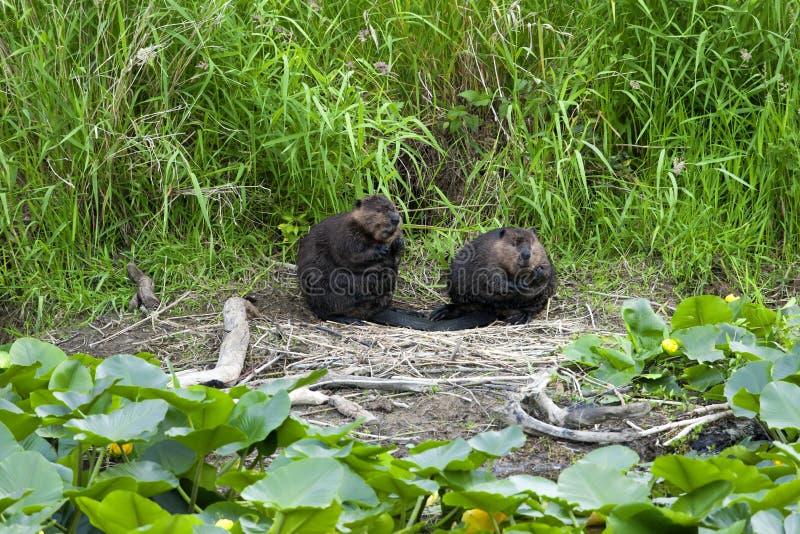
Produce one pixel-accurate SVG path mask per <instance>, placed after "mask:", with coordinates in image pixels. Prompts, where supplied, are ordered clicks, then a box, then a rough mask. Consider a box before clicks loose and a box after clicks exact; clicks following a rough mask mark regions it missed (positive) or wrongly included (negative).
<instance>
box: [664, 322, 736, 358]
mask: <svg viewBox="0 0 800 534" xmlns="http://www.w3.org/2000/svg"><path fill="white" fill-rule="evenodd" d="M721 331H722V330H721V329H720V328H719V327H718V326H717V325H704V326H692V327H689V328H684V329H682V330H675V331H673V332H672V337H673V338H675V339H677V340H678V341H680V343H681V345H682V346H683V352H684V354H686V357H687V358H689V359H690V360H695V361H697V362H701V363H706V362H715V361H717V360H721V359H723V358H724V357H725V353H724V352H722V351H721V350H719V349H717V347H716V341H717V337H718V336H719V334H720V332H721Z"/></svg>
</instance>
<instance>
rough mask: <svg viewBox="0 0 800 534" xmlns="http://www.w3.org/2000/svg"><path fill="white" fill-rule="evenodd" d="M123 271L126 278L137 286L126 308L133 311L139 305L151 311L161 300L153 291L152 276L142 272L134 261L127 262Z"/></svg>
mask: <svg viewBox="0 0 800 534" xmlns="http://www.w3.org/2000/svg"><path fill="white" fill-rule="evenodd" d="M125 271H126V272H127V274H128V280H130V281H131V282H134V283H135V284H136V285H137V286H138V287H137V289H136V293H135V294H134V295H133V297H131V301H130V303H129V304H128V309H129V310H130V311H133V310H135V309H137V308H139V307H140V306H141V307H143V308H145V309H146V310H149V311H153V310H155V309H156V308H158V306H159V305H160V304H161V301H160V300H159V298H158V297H157V296H156V294H155V292H154V288H155V286H154V284H153V280H152V278H150V277H149V276H147V275H146V274H144V273H143V272H142V270H141V269H139V268H138V267H137V266H136V264H135V263H128V265H126V266H125Z"/></svg>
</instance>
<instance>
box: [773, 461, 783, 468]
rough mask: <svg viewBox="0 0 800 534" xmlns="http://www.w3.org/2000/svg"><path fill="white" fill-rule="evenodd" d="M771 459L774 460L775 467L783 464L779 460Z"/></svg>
mask: <svg viewBox="0 0 800 534" xmlns="http://www.w3.org/2000/svg"><path fill="white" fill-rule="evenodd" d="M773 461H774V462H775V466H777V467H780V466H782V465H783V462H781V461H780V460H773Z"/></svg>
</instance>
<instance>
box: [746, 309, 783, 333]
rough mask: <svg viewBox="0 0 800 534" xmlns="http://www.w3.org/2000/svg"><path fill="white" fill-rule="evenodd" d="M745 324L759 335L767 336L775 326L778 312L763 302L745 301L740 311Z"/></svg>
mask: <svg viewBox="0 0 800 534" xmlns="http://www.w3.org/2000/svg"><path fill="white" fill-rule="evenodd" d="M740 315H741V317H743V318H744V321H745V325H746V326H747V328H748V329H750V331H751V332H753V333H754V334H755V335H756V336H758V337H766V336H767V334H769V332H770V331H771V330H772V327H773V326H775V322H776V320H777V318H778V314H777V313H775V312H774V311H772V310H770V309H769V308H767V307H765V306H764V305H762V304H756V303H754V302H745V303H744V304H742V308H741V311H740Z"/></svg>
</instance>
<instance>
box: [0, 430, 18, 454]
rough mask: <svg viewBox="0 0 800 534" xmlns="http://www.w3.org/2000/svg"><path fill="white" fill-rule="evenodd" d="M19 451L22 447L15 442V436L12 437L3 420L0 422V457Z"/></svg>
mask: <svg viewBox="0 0 800 534" xmlns="http://www.w3.org/2000/svg"><path fill="white" fill-rule="evenodd" d="M21 451H22V447H21V446H20V444H19V442H17V438H15V437H14V434H12V433H11V431H10V430H9V429H8V427H7V426H6V425H5V424H4V423H3V422H0V458H5V457H6V456H8V455H9V454H12V453H15V452H21Z"/></svg>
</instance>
